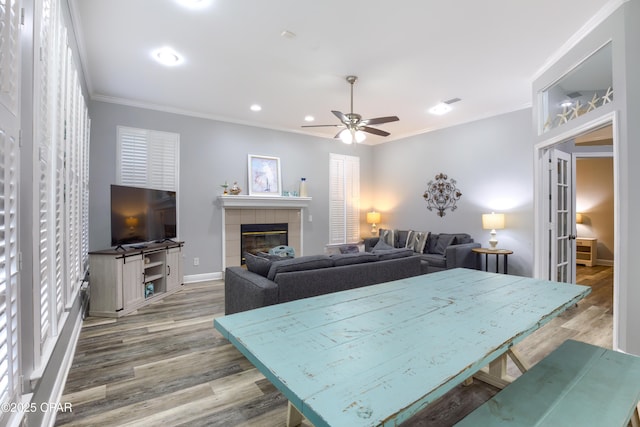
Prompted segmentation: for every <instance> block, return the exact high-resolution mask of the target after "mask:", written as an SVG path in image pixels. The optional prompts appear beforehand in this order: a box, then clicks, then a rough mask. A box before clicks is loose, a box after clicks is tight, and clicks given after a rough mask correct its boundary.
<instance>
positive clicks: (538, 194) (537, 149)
mask: <svg viewBox="0 0 640 427" xmlns="http://www.w3.org/2000/svg"><path fill="white" fill-rule="evenodd" d="M608 123H611V125H612V131H613V192H614V202H613V234H614V257H613V258H614V259H613V348H614V349H616V348H618V341H619V340H618V330H619V319H620V315H621V313H620V312H619V308H620V298H619V293H620V283H619V271H620V269H619V265H618V263H619V258H620V257H619V256H618V254H619V253H620V227H619V224H620V209H619V207H620V206H619V205H620V202H619V199H620V198H619V194H620V192H619V182H620V170H619V167H618V159H619V148H618V147H619V144H618V140H619V139H618V113H617V112H616V111H613V112H610V113H607V114H604V115H602V116H601V117H598V118H596V119H593V120H591V121H589V122H585V123H583V124H582V125H580V126H577V127H574V128H572V129H570V130H568V131H566V132H563V133H560V134H558V135H556V136H554V137H551V138H549V139H547V140H544V141H542V142H539V143H537V144H535V145H534V162H535V164H534V168H533V170H534V215H535V218H534V252H533V253H534V256H533V275H534V277H535V278H543V277H545V271H544V262H543V260H544V257H545V256H548V254H547V253H546V251H547V249H548V248H547V247H546V245H545V244H544V230H545V229H546V228H545V215H544V211H543V209H544V203H543V197H545V195H546V191H545V188H544V186H543V185H542V184H543V176H544V175H543V174H544V173H545V171H546V168H547V164H546V163H545V162H543V158H544V156H543V154H544V151H545V149H547V148H550V147H552V146H554V145H556V144H559V143H561V142H564V141H567V140H569V139H573V138H575V137H576V136H578V135H581V134H584V133H586V132H588V131H590V130H591V129H595V128H599V127H602V126H604V125H606V124H608ZM574 199H575V195H574Z"/></svg>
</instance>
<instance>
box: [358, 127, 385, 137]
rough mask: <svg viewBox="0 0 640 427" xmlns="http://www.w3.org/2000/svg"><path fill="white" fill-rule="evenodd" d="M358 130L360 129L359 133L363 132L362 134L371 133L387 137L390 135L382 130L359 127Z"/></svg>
mask: <svg viewBox="0 0 640 427" xmlns="http://www.w3.org/2000/svg"><path fill="white" fill-rule="evenodd" d="M358 129H360V130H361V131H364V132H369V133H372V134H374V135H380V136H389V135H391V134H390V133H389V132H387V131H384V130H381V129H376V128H371V127H369V126H362V127H359V128H358Z"/></svg>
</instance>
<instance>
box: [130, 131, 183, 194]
mask: <svg viewBox="0 0 640 427" xmlns="http://www.w3.org/2000/svg"><path fill="white" fill-rule="evenodd" d="M179 156H180V135H179V134H177V133H170V132H160V131H154V130H147V129H136V128H129V127H124V126H118V159H119V162H118V183H119V184H122V185H130V186H133V187H146V188H155V189H158V190H170V191H177V190H178V164H179V160H180V159H179Z"/></svg>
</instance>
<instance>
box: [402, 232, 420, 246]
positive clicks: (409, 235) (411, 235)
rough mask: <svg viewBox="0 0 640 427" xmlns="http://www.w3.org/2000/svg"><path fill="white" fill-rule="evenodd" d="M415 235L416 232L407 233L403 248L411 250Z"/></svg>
mask: <svg viewBox="0 0 640 427" xmlns="http://www.w3.org/2000/svg"><path fill="white" fill-rule="evenodd" d="M416 233H417V232H416V231H413V230H409V231H407V239H406V240H405V242H404V247H405V248H412V249H413V239H414V237H415V234H416Z"/></svg>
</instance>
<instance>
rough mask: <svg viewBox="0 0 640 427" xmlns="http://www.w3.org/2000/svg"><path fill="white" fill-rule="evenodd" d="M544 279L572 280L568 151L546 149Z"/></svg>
mask: <svg viewBox="0 0 640 427" xmlns="http://www.w3.org/2000/svg"><path fill="white" fill-rule="evenodd" d="M548 154H549V155H548V162H549V170H548V180H547V181H548V187H547V188H548V192H549V197H548V199H547V201H548V209H545V211H546V212H547V215H548V217H547V221H548V231H547V240H548V248H549V259H548V279H549V280H555V281H558V282H567V283H574V282H575V274H576V267H575V262H574V260H575V254H574V253H573V251H574V250H575V248H574V245H573V242H574V240H575V234H574V227H575V221H574V215H575V214H574V211H575V207H574V203H575V202H574V178H573V168H572V159H571V154H569V153H565V152H562V151H559V150H550V151H549V152H548Z"/></svg>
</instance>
